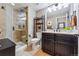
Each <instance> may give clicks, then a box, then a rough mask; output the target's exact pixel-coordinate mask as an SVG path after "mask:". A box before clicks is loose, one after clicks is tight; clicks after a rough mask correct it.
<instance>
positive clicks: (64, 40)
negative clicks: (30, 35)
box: [42, 31, 78, 56]
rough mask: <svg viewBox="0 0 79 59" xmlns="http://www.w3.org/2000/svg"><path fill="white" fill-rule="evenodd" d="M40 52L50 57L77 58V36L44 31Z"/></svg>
mask: <svg viewBox="0 0 79 59" xmlns="http://www.w3.org/2000/svg"><path fill="white" fill-rule="evenodd" d="M42 50H43V51H44V52H46V53H48V54H50V55H52V56H77V55H78V34H76V33H66V32H52V31H44V32H43V33H42Z"/></svg>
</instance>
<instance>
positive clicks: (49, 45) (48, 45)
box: [42, 33, 54, 55]
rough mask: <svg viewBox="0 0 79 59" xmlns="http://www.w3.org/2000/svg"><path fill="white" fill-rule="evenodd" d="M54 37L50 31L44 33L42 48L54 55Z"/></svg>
mask: <svg viewBox="0 0 79 59" xmlns="http://www.w3.org/2000/svg"><path fill="white" fill-rule="evenodd" d="M53 39H54V37H53V36H52V34H50V33H43V35H42V49H43V51H45V52H47V53H49V54H51V55H54V40H53Z"/></svg>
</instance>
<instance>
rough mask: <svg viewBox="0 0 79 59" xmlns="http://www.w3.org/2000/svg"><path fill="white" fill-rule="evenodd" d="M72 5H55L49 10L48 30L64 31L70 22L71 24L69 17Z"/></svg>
mask: <svg viewBox="0 0 79 59" xmlns="http://www.w3.org/2000/svg"><path fill="white" fill-rule="evenodd" d="M69 11H70V4H64V3H60V4H55V5H52V6H50V7H48V9H47V20H46V27H47V29H64V28H65V27H66V26H67V25H68V26H69V24H68V22H70V17H69V15H70V14H69Z"/></svg>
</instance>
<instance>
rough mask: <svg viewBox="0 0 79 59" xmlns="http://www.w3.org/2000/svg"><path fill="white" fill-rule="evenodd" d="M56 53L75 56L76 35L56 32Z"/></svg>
mask: <svg viewBox="0 0 79 59" xmlns="http://www.w3.org/2000/svg"><path fill="white" fill-rule="evenodd" d="M55 55H62V56H73V55H74V36H73V35H65V34H56V38H55Z"/></svg>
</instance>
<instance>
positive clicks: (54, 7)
mask: <svg viewBox="0 0 79 59" xmlns="http://www.w3.org/2000/svg"><path fill="white" fill-rule="evenodd" d="M68 6H69V4H68V3H60V4H57V5H52V6H50V7H48V11H49V12H52V10H53V11H56V10H61V9H62V8H66V7H68Z"/></svg>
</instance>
